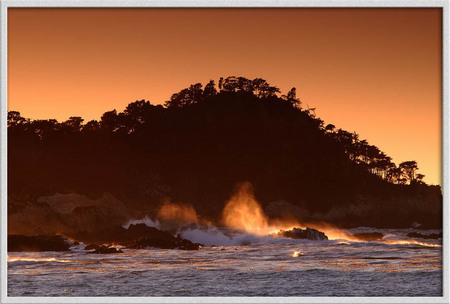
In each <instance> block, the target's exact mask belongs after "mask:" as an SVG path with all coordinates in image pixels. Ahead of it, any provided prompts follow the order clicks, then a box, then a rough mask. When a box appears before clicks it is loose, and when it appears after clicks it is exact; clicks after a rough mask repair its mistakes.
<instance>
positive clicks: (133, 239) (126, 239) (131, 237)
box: [74, 224, 201, 250]
mask: <svg viewBox="0 0 450 304" xmlns="http://www.w3.org/2000/svg"><path fill="white" fill-rule="evenodd" d="M74 238H75V239H77V240H80V241H82V242H84V243H88V244H89V243H92V244H97V245H100V244H111V243H115V244H120V245H122V246H125V247H127V248H133V249H141V248H146V247H155V248H162V249H175V248H178V249H185V250H198V248H199V247H200V246H201V244H197V243H192V242H191V241H189V240H185V239H183V238H181V237H180V236H177V237H175V236H173V235H172V234H170V233H169V232H167V231H161V230H158V229H157V228H154V227H148V226H147V225H145V224H136V225H133V224H132V225H130V226H129V227H128V229H125V228H123V227H122V226H117V227H114V228H112V229H106V230H102V231H99V232H97V233H95V234H92V233H88V232H79V233H78V234H76V235H74ZM93 249H95V248H93Z"/></svg>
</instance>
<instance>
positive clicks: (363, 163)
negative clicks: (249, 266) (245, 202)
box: [8, 76, 441, 226]
mask: <svg viewBox="0 0 450 304" xmlns="http://www.w3.org/2000/svg"><path fill="white" fill-rule="evenodd" d="M417 170H418V165H417V163H416V162H415V161H405V162H402V163H400V164H399V165H398V166H397V165H396V164H394V163H393V162H392V159H391V158H390V157H389V156H387V155H386V154H385V153H383V152H382V151H380V150H379V149H378V148H377V147H376V146H374V145H370V144H369V143H368V142H367V141H366V140H361V139H360V138H359V136H358V134H357V133H356V132H353V133H352V132H348V131H345V130H342V129H336V128H335V126H334V125H332V124H327V125H325V124H324V122H323V121H322V120H321V119H320V118H318V117H316V114H315V109H309V108H306V109H305V108H303V107H302V102H301V101H300V99H299V98H298V97H297V94H296V89H295V88H292V89H291V90H290V91H289V92H288V93H287V94H285V95H282V94H281V92H280V90H279V89H278V88H277V87H276V86H272V85H270V84H268V83H267V81H265V80H264V79H261V78H256V79H253V80H251V79H247V78H244V77H234V76H230V77H227V78H220V80H219V81H218V85H217V86H216V84H215V81H213V80H211V81H209V82H208V83H207V84H206V85H204V86H203V85H202V84H201V83H197V84H193V85H191V86H189V87H188V88H185V89H183V90H181V91H179V92H178V93H175V94H173V95H172V96H171V97H170V99H169V100H168V101H166V103H165V104H164V105H152V104H151V103H150V102H149V101H145V100H138V101H136V102H133V103H130V104H129V105H128V106H127V107H126V108H125V110H124V111H123V112H117V111H116V110H112V111H108V112H105V113H104V114H103V115H102V117H101V119H100V120H99V121H96V120H91V121H88V122H87V123H85V124H84V120H83V118H81V117H70V118H69V119H68V120H67V121H65V122H61V123H60V122H58V121H56V120H54V119H49V120H30V119H27V118H24V117H22V116H21V115H20V113H19V112H16V111H10V112H8V174H9V182H8V189H9V191H10V193H11V194H12V195H15V194H17V195H19V196H20V195H24V194H27V195H31V196H36V197H39V196H43V195H51V194H53V193H57V192H76V193H83V194H86V195H89V196H100V195H101V194H102V193H104V192H108V193H112V194H113V195H114V196H115V197H117V198H119V199H120V200H122V201H124V202H126V204H127V206H129V207H130V208H135V209H137V210H140V211H142V212H149V210H153V209H154V207H155V206H156V205H158V204H160V203H161V201H162V200H164V199H167V198H170V199H171V200H174V201H182V202H185V203H189V204H192V205H194V206H195V207H196V209H197V210H198V212H199V214H201V215H202V216H206V217H211V218H217V217H218V216H219V214H220V211H221V210H222V208H223V205H224V203H225V201H226V200H227V198H229V195H230V192H231V191H232V189H233V187H234V186H235V184H236V183H237V182H241V181H250V182H251V183H252V184H253V185H254V187H255V190H256V196H257V197H258V199H260V200H261V201H262V203H263V205H268V204H269V203H270V202H273V201H279V200H284V201H287V202H289V203H290V204H292V205H293V206H295V207H296V208H298V210H302V212H303V216H304V217H305V218H306V219H315V220H328V221H331V222H333V221H334V222H335V223H336V224H338V225H350V226H351V225H360V224H361V223H362V221H364V217H365V218H367V219H368V221H372V222H373V223H378V224H379V221H380V219H382V220H383V221H385V222H386V223H394V222H397V223H396V224H399V225H410V224H411V223H412V222H413V221H416V222H421V223H425V222H427V221H428V222H430V225H435V226H436V225H438V224H436V223H438V222H439V221H440V219H439V214H440V212H441V209H440V208H441V207H440V206H441V205H440V202H439V200H440V199H441V192H440V188H439V186H428V185H426V184H425V183H424V182H423V178H424V175H422V174H418V173H417ZM420 200H421V201H429V203H424V205H420V203H419V201H420ZM394 201H395V202H394ZM352 208H353V209H352ZM377 208H378V209H379V210H378V211H376V210H377ZM398 208H410V212H408V214H407V215H404V216H403V218H402V219H400V220H398V215H399V212H400V211H399V210H397V209H398ZM19 209H20V208H19ZM355 210H356V211H355ZM383 212H385V213H387V214H382V213H383ZM401 212H403V213H405V211H404V210H403V211H401ZM430 215H432V218H430ZM427 216H428V217H429V218H428V219H427Z"/></svg>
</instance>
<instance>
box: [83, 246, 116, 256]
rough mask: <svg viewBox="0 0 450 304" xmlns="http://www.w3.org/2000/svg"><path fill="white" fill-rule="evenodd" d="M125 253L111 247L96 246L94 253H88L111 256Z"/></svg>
mask: <svg viewBox="0 0 450 304" xmlns="http://www.w3.org/2000/svg"><path fill="white" fill-rule="evenodd" d="M122 252H123V251H122V250H120V249H117V248H114V247H109V246H104V245H103V246H96V247H95V250H94V251H93V252H88V253H96V254H111V253H122Z"/></svg>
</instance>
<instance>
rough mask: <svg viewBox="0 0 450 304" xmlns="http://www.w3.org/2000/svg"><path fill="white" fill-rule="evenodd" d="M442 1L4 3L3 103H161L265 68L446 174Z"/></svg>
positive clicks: (51, 113) (324, 111)
mask: <svg viewBox="0 0 450 304" xmlns="http://www.w3.org/2000/svg"><path fill="white" fill-rule="evenodd" d="M441 27H442V12H441V9H434V8H428V9H395V8H393V9H380V8H375V9H373V8H366V9H330V8H327V9H324V8H320V9H319V8H317V9H292V8H290V9H273V8H270V9H269V8H265V9H193V8H191V9H174V8H171V9H160V8H153V9H91V8H86V9H69V8H66V9H43V8H38V9H25V8H9V9H8V110H10V111H11V110H15V111H20V112H21V114H22V116H24V117H28V118H32V119H49V118H56V119H58V120H59V121H64V120H66V119H68V118H69V116H81V117H83V118H84V119H85V121H88V120H91V119H99V118H100V116H101V115H102V113H104V112H106V111H109V110H112V109H117V110H118V111H123V110H124V108H125V107H126V105H127V104H129V103H130V102H133V101H135V100H140V99H146V100H150V101H151V103H153V104H159V103H164V101H165V100H167V99H169V97H170V96H171V94H172V93H175V92H177V91H179V90H180V89H183V88H185V87H187V86H189V85H190V84H193V83H197V82H202V83H204V84H205V83H206V82H208V81H209V80H210V79H215V80H218V79H219V78H220V77H221V76H223V77H227V76H230V75H235V76H244V77H247V78H255V77H261V78H264V79H266V80H267V81H268V82H269V83H270V84H272V85H276V86H278V87H279V88H280V89H281V90H282V92H283V93H286V92H287V91H288V90H289V89H290V88H291V87H296V88H297V95H298V97H299V98H300V99H301V100H302V102H303V105H304V107H307V106H309V107H311V108H316V113H317V115H318V116H319V117H320V118H321V119H323V120H324V121H325V123H326V124H327V123H333V124H334V125H336V127H338V128H343V129H346V130H348V131H356V132H357V133H358V134H360V138H361V139H367V140H368V141H369V143H370V144H374V145H376V146H377V147H379V148H380V149H381V150H382V151H384V152H385V153H386V154H387V155H389V156H391V157H393V160H394V161H395V162H396V163H397V164H398V163H399V162H401V161H406V160H416V161H417V162H418V164H419V172H420V173H423V174H425V175H426V177H425V181H426V182H427V183H431V184H441V183H442V182H441V134H442V128H441V122H442V120H441V109H442V77H441V75H442V61H441V56H442V51H441V48H442V41H441V39H442V30H441Z"/></svg>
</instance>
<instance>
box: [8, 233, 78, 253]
mask: <svg viewBox="0 0 450 304" xmlns="http://www.w3.org/2000/svg"><path fill="white" fill-rule="evenodd" d="M70 244H71V243H70V241H69V240H68V239H66V238H65V237H63V236H61V235H35V236H26V235H8V251H9V252H12V251H70Z"/></svg>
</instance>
